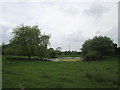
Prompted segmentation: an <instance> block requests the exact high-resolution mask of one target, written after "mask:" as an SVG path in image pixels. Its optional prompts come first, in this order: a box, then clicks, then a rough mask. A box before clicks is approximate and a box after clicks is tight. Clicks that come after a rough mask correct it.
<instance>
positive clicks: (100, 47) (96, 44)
mask: <svg viewBox="0 0 120 90" xmlns="http://www.w3.org/2000/svg"><path fill="white" fill-rule="evenodd" d="M81 50H82V55H83V57H85V59H88V60H89V59H90V60H92V59H93V60H96V59H100V57H103V56H111V55H113V54H114V43H113V41H112V40H111V39H110V38H109V37H106V36H95V37H93V39H89V40H87V41H85V43H84V44H83V45H82V48H81Z"/></svg>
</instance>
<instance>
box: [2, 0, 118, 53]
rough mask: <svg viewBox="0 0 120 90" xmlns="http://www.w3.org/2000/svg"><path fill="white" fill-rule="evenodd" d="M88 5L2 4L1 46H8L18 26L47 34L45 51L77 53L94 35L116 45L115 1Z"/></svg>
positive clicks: (16, 2) (80, 3)
mask: <svg viewBox="0 0 120 90" xmlns="http://www.w3.org/2000/svg"><path fill="white" fill-rule="evenodd" d="M5 1H6V0H5ZM10 1H11V0H10ZM90 1H91V0H90ZM90 1H89V2H88V1H86V2H83V1H81V2H80V1H78V0H74V1H73V0H72V1H68V0H66V1H64V2H63V1H61V2H57V1H55V0H49V1H48V0H44V1H41V2H40V1H39V2H38V0H37V1H36V2H33V0H30V1H25V0H22V2H20V0H13V2H12V1H11V2H7V1H6V2H3V1H2V2H0V27H1V30H2V32H1V30H0V35H1V36H2V37H1V38H2V41H1V43H3V42H4V43H9V40H10V39H11V38H12V35H11V32H12V29H13V28H14V27H16V26H18V25H19V24H21V23H23V24H25V25H39V28H40V29H41V32H42V33H46V34H51V39H50V42H51V45H50V46H49V47H53V48H57V47H61V48H62V50H69V44H70V49H71V50H77V51H79V50H80V48H81V46H82V44H83V43H84V41H85V40H88V39H89V38H92V37H94V36H95V35H103V36H104V35H107V36H108V37H110V38H111V39H112V40H113V41H114V42H116V43H117V42H118V3H117V2H116V1H115V0H110V2H107V1H106V2H103V1H102V2H101V0H97V2H96V1H95V0H92V1H91V2H90ZM104 1H105V0H104ZM108 1H109V0H108Z"/></svg>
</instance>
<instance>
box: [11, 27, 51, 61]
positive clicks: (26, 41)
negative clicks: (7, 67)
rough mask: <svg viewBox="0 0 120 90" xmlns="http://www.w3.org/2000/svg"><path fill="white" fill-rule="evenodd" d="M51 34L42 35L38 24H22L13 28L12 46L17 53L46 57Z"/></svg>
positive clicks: (29, 56)
mask: <svg viewBox="0 0 120 90" xmlns="http://www.w3.org/2000/svg"><path fill="white" fill-rule="evenodd" d="M49 38H50V35H45V34H44V35H42V34H41V32H40V29H38V26H37V25H36V26H28V25H26V26H24V25H20V26H17V27H16V28H14V29H13V38H12V39H11V40H10V47H11V48H12V49H13V50H14V51H13V52H14V54H16V55H24V56H28V58H29V59H30V58H31V56H33V55H34V56H36V55H37V56H41V57H45V56H46V55H45V53H46V52H47V45H48V44H49Z"/></svg>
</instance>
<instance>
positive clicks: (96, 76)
mask: <svg viewBox="0 0 120 90" xmlns="http://www.w3.org/2000/svg"><path fill="white" fill-rule="evenodd" d="M2 74H3V78H2V79H3V82H2V83H3V88H117V87H118V83H119V82H118V61H117V58H115V57H111V58H106V59H105V60H101V61H91V62H52V61H29V60H8V59H6V56H3V73H2Z"/></svg>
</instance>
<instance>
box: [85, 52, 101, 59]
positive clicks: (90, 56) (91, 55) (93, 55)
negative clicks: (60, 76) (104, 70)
mask: <svg viewBox="0 0 120 90" xmlns="http://www.w3.org/2000/svg"><path fill="white" fill-rule="evenodd" d="M99 59H101V54H100V53H99V52H98V51H93V50H90V51H89V52H88V53H87V55H86V56H85V60H86V61H92V60H99Z"/></svg>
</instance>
